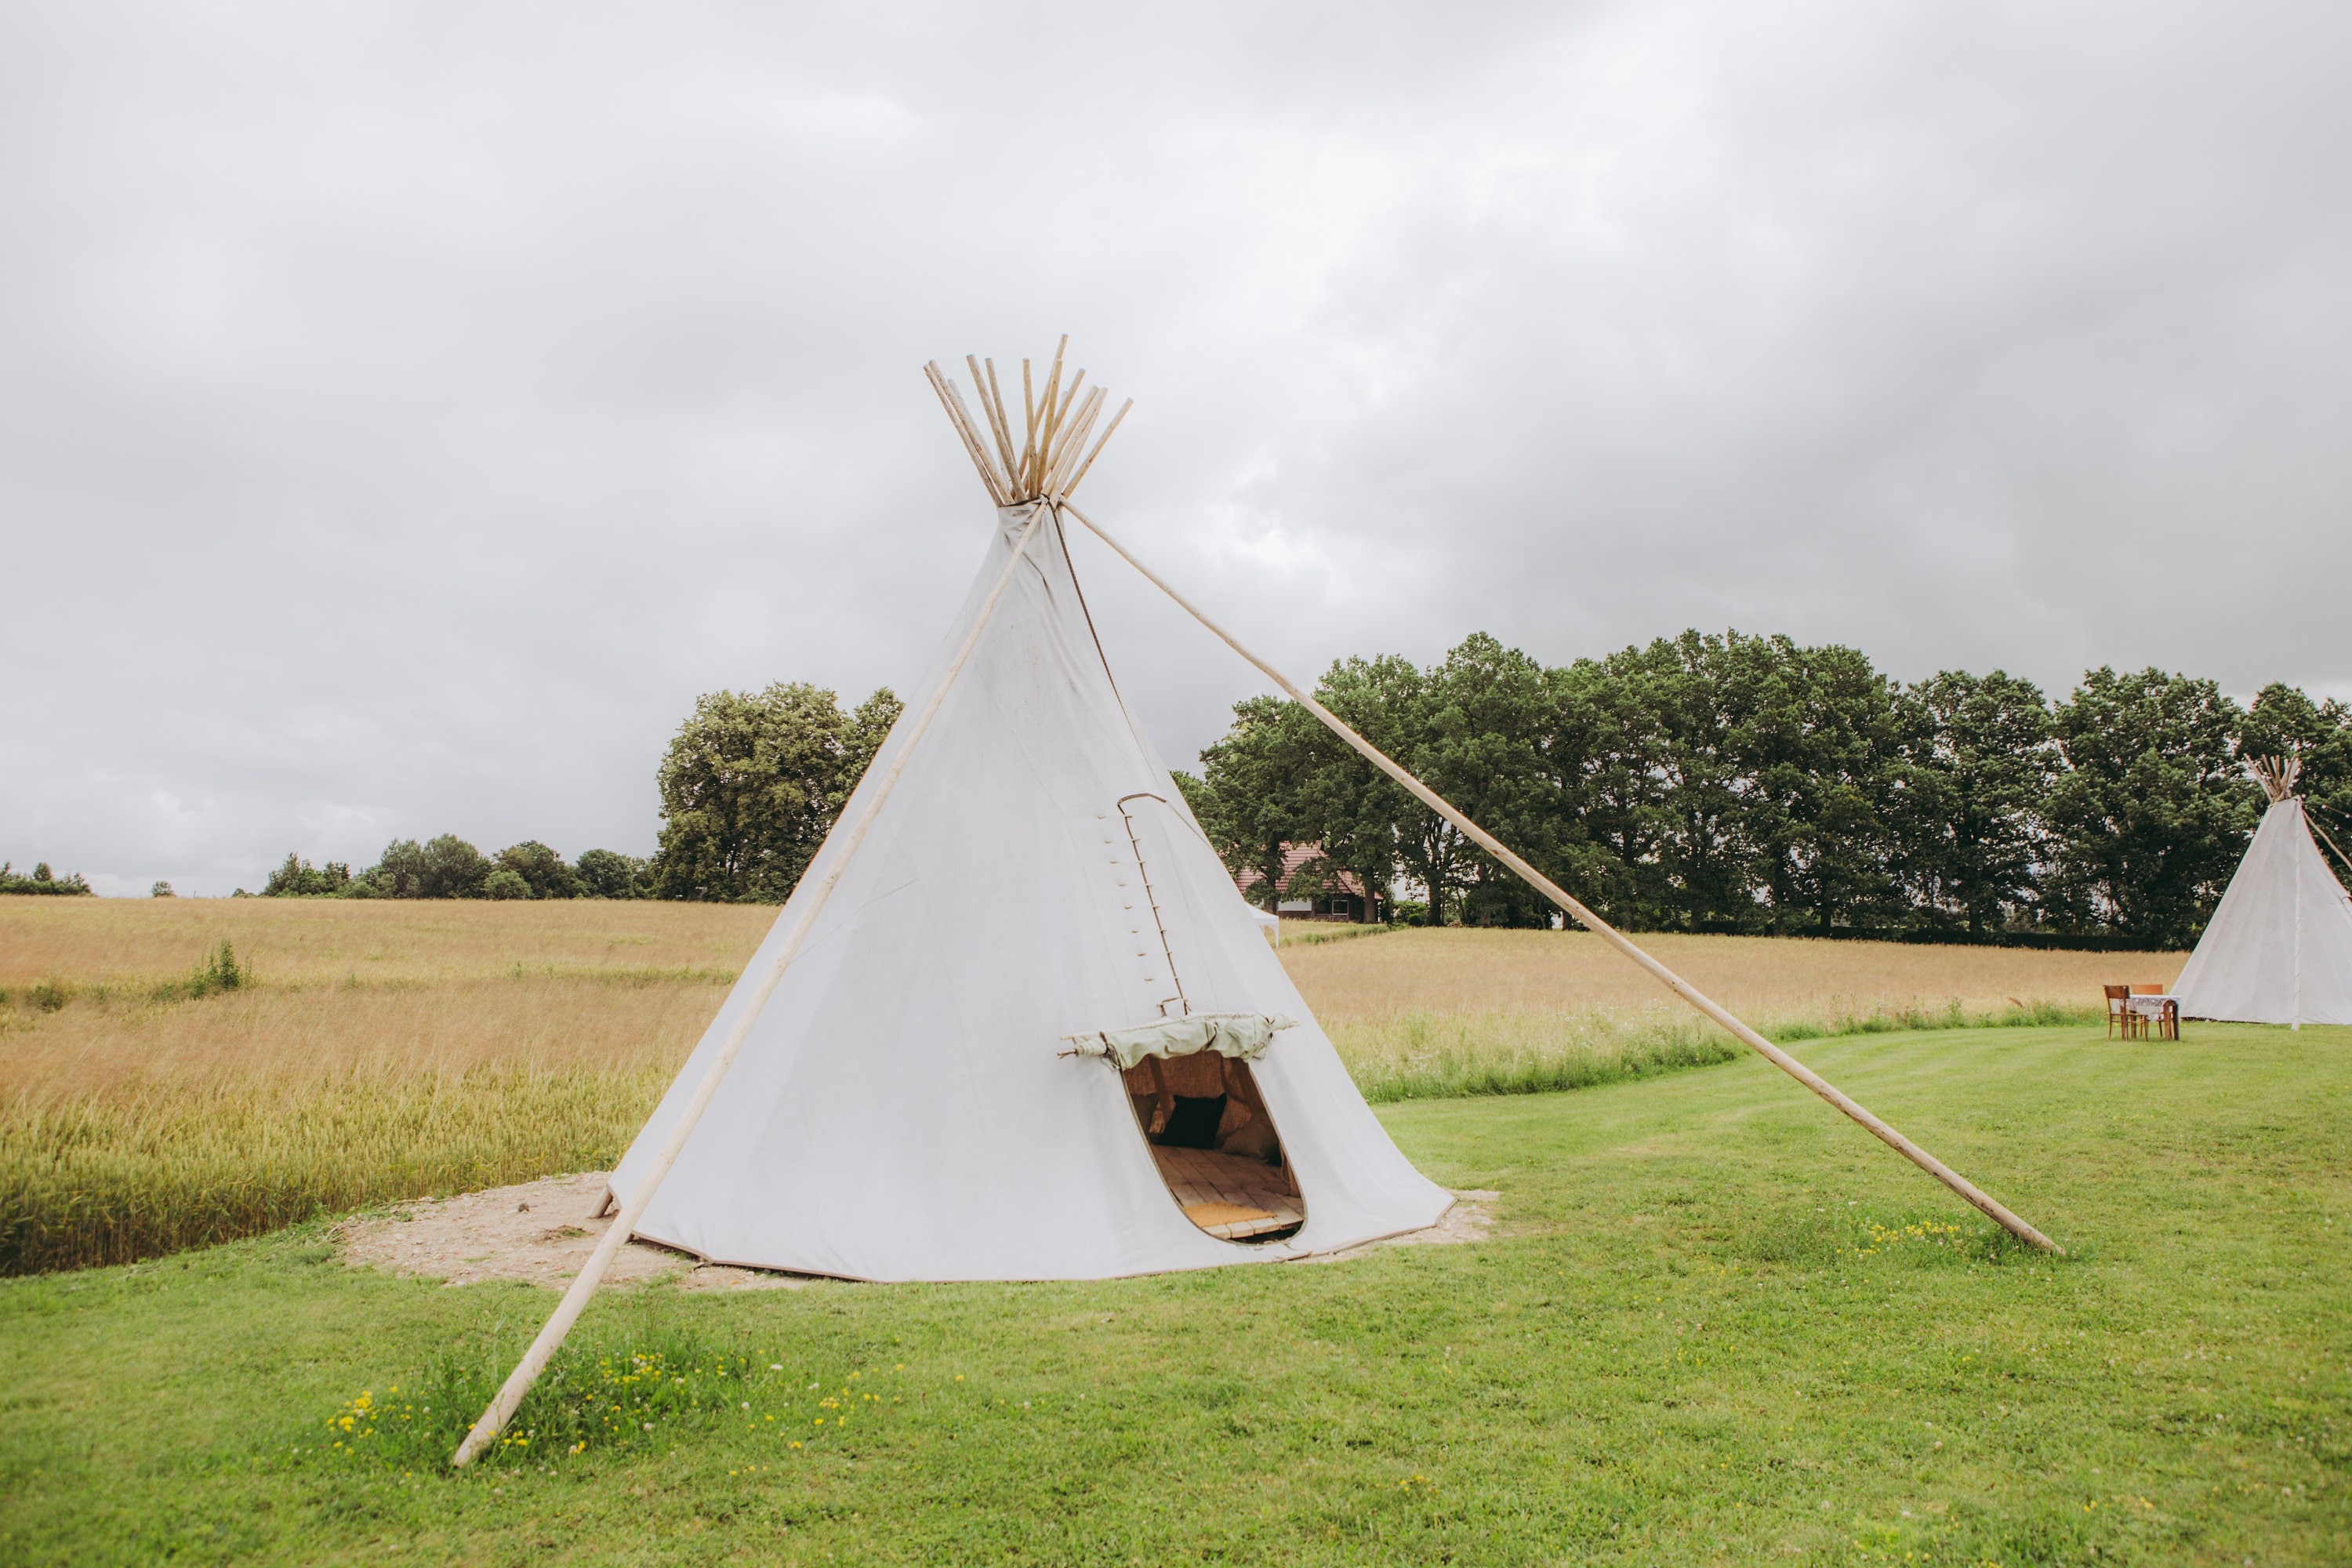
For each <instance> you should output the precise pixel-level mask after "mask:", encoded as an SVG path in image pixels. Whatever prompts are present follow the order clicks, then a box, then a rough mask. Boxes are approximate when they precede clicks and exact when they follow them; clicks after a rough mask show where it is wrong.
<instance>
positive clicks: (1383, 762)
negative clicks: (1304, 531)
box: [1060, 498, 2065, 1252]
mask: <svg viewBox="0 0 2352 1568" xmlns="http://www.w3.org/2000/svg"><path fill="white" fill-rule="evenodd" d="M1060 509H1061V510H1064V511H1066V512H1068V513H1069V514H1070V515H1071V516H1072V517H1075V518H1076V519H1077V520H1078V521H1080V522H1083V523H1085V524H1086V525H1087V528H1088V529H1090V530H1092V531H1093V532H1094V535H1095V537H1096V538H1097V539H1099V540H1101V541H1102V542H1104V543H1105V544H1108V545H1109V546H1110V547H1111V549H1112V550H1113V551H1114V552H1117V553H1118V557H1119V559H1121V560H1123V561H1125V562H1126V563H1128V564H1129V565H1130V566H1132V567H1134V568H1135V569H1136V570H1137V571H1138V572H1140V573H1142V574H1143V575H1144V576H1145V577H1146V578H1147V579H1149V580H1150V583H1151V584H1152V585H1153V586H1154V587H1156V588H1158V589H1159V590H1160V592H1161V593H1163V594H1165V595H1168V596H1169V597H1170V598H1171V599H1173V600H1175V601H1176V603H1177V604H1178V605H1181V606H1182V607H1183V608H1184V610H1185V612H1186V613H1187V614H1189V615H1191V616H1192V618H1193V619H1194V620H1196V621H1198V622H1200V623H1201V624H1202V626H1206V627H1208V628H1209V630H1211V631H1212V632H1214V633H1215V634H1216V635H1217V636H1218V637H1220V638H1221V639H1223V642H1224V644H1225V646H1226V647H1230V648H1232V649H1233V650H1234V652H1235V653H1237V654H1239V655H1241V656H1242V657H1243V658H1245V659H1247V660H1249V662H1250V663H1251V664H1253V665H1255V666H1256V667H1257V668H1258V670H1259V671H1260V673H1262V674H1264V675H1265V678H1266V679H1269V680H1271V681H1273V682H1274V683H1275V684H1276V686H1279V687H1280V688H1282V689H1283V690H1284V691H1285V692H1286V693H1287V694H1288V695H1289V697H1290V699H1291V700H1293V701H1294V702H1297V704H1298V705H1299V706H1300V707H1302V708H1304V709H1306V710H1307V711H1308V712H1309V713H1312V714H1314V715H1315V717H1316V718H1318V719H1319V720H1321V721H1323V723H1324V725H1325V726H1326V727H1327V728H1328V729H1329V730H1330V731H1331V732H1332V733H1333V734H1335V735H1337V736H1339V738H1340V739H1341V740H1343V741H1345V742H1348V744H1349V745H1350V746H1352V747H1354V748H1355V749H1356V751H1357V752H1360V753H1361V754H1362V755H1363V757H1364V759H1365V760H1366V761H1367V762H1369V763H1371V764H1372V765H1373V766H1374V767H1376V768H1378V769H1380V770H1381V772H1382V773H1386V774H1388V775H1389V777H1391V778H1392V779H1394V780H1396V782H1397V783H1399V784H1402V785H1403V786H1404V787H1405V788H1406V789H1408V790H1410V791H1411V792H1412V795H1413V797H1414V798H1415V799H1417V800H1419V801H1420V802H1421V803H1422V804H1423V805H1425V806H1427V807H1429V809H1430V810H1432V811H1433V812H1435V813H1437V815H1438V816H1442V817H1444V818H1445V820H1446V821H1448V822H1450V823H1452V824H1453V825H1454V826H1455V827H1457V828H1460V829H1461V830H1462V831H1463V832H1464V833H1465V834H1466V835H1468V836H1469V837H1470V839H1471V840H1472V842H1474V843H1475V844H1476V845H1478V847H1480V848H1482V849H1484V850H1486V853H1487V854H1489V855H1492V856H1493V857H1494V858H1496V859H1497V860H1500V861H1501V862H1502V863H1503V864H1504V865H1506V866H1507V867H1509V868H1511V869H1512V870H1514V871H1516V872H1517V873H1518V874H1519V875H1520V876H1521V877H1523V878H1525V879H1527V881H1528V885H1529V886H1531V887H1533V888H1534V889H1536V891H1538V892H1539V893H1541V894H1542V895H1543V896H1544V897H1546V898H1548V899H1549V900H1551V901H1552V902H1553V903H1555V904H1558V905H1559V907H1560V908H1561V909H1563V910H1567V911H1568V913H1569V915H1570V917H1571V918H1573V919H1574V920H1575V921H1577V922H1578V923H1579V924H1580V925H1582V926H1583V927H1585V928H1586V929H1587V930H1589V931H1592V932H1594V933H1595V934H1596V935H1598V936H1599V937H1601V940H1603V941H1604V942H1608V943H1609V944H1610V945H1611V946H1612V947H1614V948H1615V949H1617V951H1618V952H1622V953H1623V954H1624V955H1625V956H1626V957H1628V958H1630V959H1632V960H1633V962H1634V963H1638V964H1640V965H1641V966H1642V967H1643V969H1646V970H1648V971H1649V972H1650V973H1651V974H1653V975H1654V976H1655V977H1656V978H1657V980H1658V981H1659V982H1660V983H1661V984H1664V986H1665V987H1666V989H1667V990H1669V991H1672V992H1673V993H1674V994H1675V995H1677V996H1679V997H1681V998H1682V999H1683V1000H1684V1001H1685V1002H1687V1003H1689V1004H1690V1005H1692V1006H1694V1007H1696V1008H1697V1009H1698V1010H1699V1011H1700V1012H1701V1013H1704V1014H1705V1015H1706V1016H1707V1017H1709V1018H1710V1019H1712V1020H1714V1021H1715V1022H1716V1023H1717V1024H1718V1025H1720V1026H1722V1027H1723V1028H1725V1029H1727V1030H1729V1031H1730V1032H1731V1034H1732V1035H1733V1036H1735V1037H1737V1038H1738V1040H1739V1041H1740V1042H1741V1043H1742V1044H1743V1045H1746V1046H1747V1047H1749V1048H1750V1049H1751V1050H1754V1051H1755V1052H1757V1053H1758V1054H1759V1055H1760V1056H1761V1057H1763V1058H1764V1059H1765V1060H1767V1061H1769V1062H1770V1063H1771V1064H1772V1065H1773V1066H1774V1067H1777V1068H1780V1070H1781V1071H1782V1072H1785V1073H1787V1074H1788V1075H1789V1076H1790V1078H1793V1079H1796V1080H1797V1081H1798V1082H1799V1083H1801V1084H1803V1085H1804V1086H1805V1087H1806V1088H1807V1089H1811V1090H1812V1091H1813V1092H1814V1093H1815V1094H1818V1095H1820V1096H1821V1097H1822V1099H1823V1100H1828V1101H1829V1102H1830V1103H1831V1104H1832V1105H1834V1106H1836V1107H1837V1108H1838V1109H1839V1110H1842V1111H1843V1112H1844V1113H1845V1114H1846V1115H1848V1116H1850V1117H1852V1118H1853V1120H1854V1121H1858V1122H1860V1123H1861V1124H1862V1125H1863V1126H1864V1127H1865V1128H1867V1129H1868V1130H1869V1131H1870V1133H1871V1135H1872V1136H1873V1137H1875V1138H1876V1139H1878V1140H1879V1141H1880V1142H1883V1143H1885V1145H1886V1146H1887V1147H1889V1148H1891V1149H1893V1150H1894V1151H1895V1152H1896V1153H1898V1154H1901V1155H1902V1156H1903V1157H1904V1158H1905V1159H1906V1160H1908V1161H1910V1162H1911V1163H1913V1164H1915V1165H1916V1166H1918V1167H1919V1168H1920V1169H1921V1170H1923V1171H1925V1172H1927V1173H1928V1174H1929V1175H1931V1176H1933V1177H1935V1178H1936V1180H1937V1181H1939V1182H1941V1183H1943V1184H1944V1185H1946V1186H1947V1187H1949V1188H1950V1189H1951V1190H1952V1191H1953V1192H1955V1193H1957V1194H1959V1196H1960V1197H1961V1198H1963V1199H1965V1200H1966V1201H1967V1202H1968V1203H1969V1204H1971V1205H1974V1206H1975V1207H1976V1208H1977V1209H1979V1210H1980V1211H1981V1212H1982V1213H1983V1214H1985V1215H1987V1216H1988V1217H1990V1219H1992V1220H1993V1221H1995V1222H1996V1223H1997V1224H1999V1225H2000V1226H2001V1227H2002V1228H2003V1229H2005V1230H2007V1231H2008V1232H2009V1233H2010V1234H2011V1236H2014V1237H2018V1238H2019V1239H2020V1240H2021V1241H2026V1242H2030V1243H2032V1245H2033V1246H2035V1247H2040V1248H2042V1250H2043V1251H2044V1252H2063V1251H2064V1250H2065V1249H2064V1248H2063V1247H2060V1246H2059V1245H2058V1244H2057V1243H2056V1242H2054V1241H2053V1240H2051V1239H2050V1238H2049V1237H2046V1236H2044V1235H2042V1233H2041V1232H2040V1231H2038V1230H2036V1229H2034V1228H2033V1226H2030V1225H2028V1224H2026V1222H2025V1221H2024V1220H2022V1219H2020V1218H2019V1217H2018V1216H2017V1215H2014V1214H2011V1212H2010V1211H2009V1210H2008V1209H2007V1208H2006V1207H2004V1206H2003V1205H2001V1204H2000V1202H1999V1201H1998V1200H1996V1199H1995V1198H1993V1197H1992V1196H1991V1194H1988V1193H1986V1192H1984V1191H1983V1190H1982V1189H1980V1188H1979V1187H1978V1186H1977V1185H1976V1184H1974V1183H1973V1182H1970V1181H1969V1179H1968V1178H1967V1177H1965V1176H1963V1175H1961V1174H1960V1173H1958V1172H1957V1171H1955V1170H1953V1169H1952V1168H1951V1167H1950V1166H1948V1165H1947V1164H1945V1163H1943V1162H1942V1161H1940V1160H1938V1159H1937V1158H1936V1157H1935V1156H1934V1155H1933V1154H1930V1153H1928V1152H1927V1151H1926V1150H1925V1149H1922V1148H1920V1147H1919V1145H1917V1144H1916V1143H1914V1142H1911V1140H1910V1139H1908V1138H1906V1137H1905V1136H1903V1134H1902V1133H1900V1132H1897V1131H1895V1129H1894V1128H1892V1127H1889V1126H1888V1125H1887V1124H1886V1123H1885V1122H1884V1121H1880V1120H1879V1119H1878V1118H1877V1117H1875V1116H1873V1115H1872V1114H1871V1113H1870V1112H1869V1111H1867V1110H1864V1109H1863V1108H1862V1107H1861V1106H1859V1105H1857V1104H1855V1103H1854V1102H1853V1100H1851V1099H1849V1098H1847V1096H1846V1095H1845V1094H1844V1093H1843V1092H1842V1091H1841V1090H1839V1089H1837V1088H1836V1086H1834V1085H1832V1084H1831V1083H1830V1082H1829V1081H1828V1080H1826V1079H1823V1078H1822V1076H1821V1075H1820V1074H1819V1073H1817V1072H1815V1071H1813V1069H1812V1068H1809V1067H1807V1066H1805V1064H1804V1063H1802V1062H1801V1061H1799V1060H1798V1059H1797V1058H1794V1057H1792V1056H1790V1054H1789V1053H1788V1052H1786V1051H1784V1050H1782V1049H1781V1048H1780V1047H1778V1046H1776V1045H1774V1044H1773V1043H1772V1042H1771V1041H1769V1040H1768V1039H1766V1038H1765V1037H1763V1036H1761V1035H1759V1034H1758V1033H1757V1032H1756V1031H1755V1030H1753V1029H1751V1028H1749V1027H1748V1026H1747V1025H1746V1024H1743V1023H1741V1022H1740V1021H1739V1020H1738V1018H1735V1017H1733V1016H1731V1014H1730V1013H1728V1012H1727V1011H1726V1010H1725V1009H1724V1008H1723V1007H1722V1006H1721V1005H1718V1004H1717V1003H1716V1002H1715V1001H1714V1000H1713V999H1712V998H1710V997H1709V996H1707V995H1706V994H1705V993H1703V992H1701V991H1700V990H1699V989H1698V987H1697V986H1696V985H1693V984H1691V983H1690V982H1689V981H1687V980H1685V979H1684V978H1683V977H1682V976H1681V975H1679V974H1676V973H1675V972H1674V971H1673V970H1671V969H1668V968H1667V967H1666V966H1665V965H1664V964H1663V963H1659V962H1658V961H1657V960H1656V959H1654V958H1653V957H1651V956H1650V955H1649V954H1648V953H1647V952H1643V951H1642V949H1641V948H1639V947H1637V946H1635V945H1634V943H1633V942H1632V941H1631V940H1629V939H1628V938H1627V937H1626V936H1625V934H1624V933H1623V932H1622V931H1619V930H1617V928H1616V927H1614V926H1612V925H1611V924H1610V923H1609V922H1608V921H1604V920H1602V919H1601V917H1600V916H1599V915H1596V914H1594V913H1593V912H1592V911H1591V910H1588V909H1586V908H1585V907H1584V906H1583V905H1582V904H1581V903H1580V902H1578V901H1577V900H1575V899H1573V898H1571V897H1570V895H1569V894H1568V892H1567V891H1566V890H1565V889H1562V888H1560V886H1559V884H1558V883H1556V882H1554V881H1553V880H1552V879H1550V878H1549V877H1547V876H1545V875H1544V874H1543V873H1542V872H1540V871H1538V870H1537V869H1536V868H1534V867H1533V866H1530V865H1528V863H1527V862H1526V861H1525V860H1523V859H1521V858H1519V857H1518V856H1517V855H1515V854H1513V853H1512V852H1511V851H1510V850H1509V849H1508V848H1506V847H1504V845H1503V842H1502V841H1501V840H1500V839H1498V838H1496V837H1495V836H1494V835H1493V834H1491V833H1489V832H1487V831H1486V829H1485V828H1483V827H1481V826H1478V825H1477V824H1476V823H1475V822H1473V821H1471V820H1470V819H1469V818H1468V817H1466V816H1463V815H1462V813H1460V812H1459V811H1456V810H1455V809H1454V807H1453V806H1452V805H1449V804H1448V803H1447V802H1446V801H1445V800H1444V798H1443V797H1442V796H1440V795H1438V793H1437V792H1436V791H1435V790H1433V789H1431V788H1430V787H1429V786H1428V785H1427V784H1423V783H1422V782H1421V781H1420V780H1419V779H1417V778H1415V777H1413V776H1412V774H1411V773H1407V772H1405V770H1404V769H1403V768H1402V767H1400V766H1399V765H1398V764H1397V763H1394V762H1392V761H1391V760H1390V758H1389V757H1388V756H1387V754H1386V753H1384V752H1381V749H1380V748H1379V747H1377V746H1375V745H1373V744H1372V743H1371V742H1370V741H1367V740H1365V739H1364V738H1363V737H1362V736H1361V735H1359V734H1358V733H1356V731H1354V730H1352V729H1350V728H1349V727H1348V725H1347V723H1346V722H1345V721H1342V720H1341V719H1340V718H1339V715H1338V714H1336V713H1333V712H1332V711H1331V710H1329V709H1328V708H1326V707H1324V706H1323V705H1322V704H1321V703H1320V702H1318V701H1316V700H1315V699H1314V698H1312V697H1310V696H1308V695H1307V693H1306V692H1304V691H1301V690H1300V689H1298V688H1297V686H1295V685H1293V684H1292V683H1291V681H1290V680H1289V679H1288V678H1287V677H1286V676H1285V675H1284V674H1283V673H1282V671H1280V670H1278V669H1276V668H1274V666H1272V665H1270V664H1268V663H1266V661H1265V660H1264V659H1262V658H1258V656H1257V655H1255V654H1254V653H1252V652H1251V651H1250V650H1249V649H1247V648H1245V647H1243V646H1242V645H1241V644H1240V643H1239V642H1237V641H1235V640H1234V635H1233V634H1232V633H1231V632H1229V631H1227V630H1225V628H1224V627H1223V626H1219V625H1217V623H1216V622H1214V621H1213V620H1211V619H1210V618H1209V617H1208V616H1205V615H1203V614H1202V612H1201V609H1200V607H1199V606H1198V605H1194V604H1193V603H1192V601H1191V600H1190V599H1187V598H1186V597H1184V595H1181V594H1180V593H1178V592H1177V591H1176V590H1175V589H1174V588H1173V587H1171V586H1170V585H1169V584H1168V583H1167V581H1166V580H1165V579H1163V578H1162V577H1161V576H1160V574H1158V573H1156V572H1154V571H1152V570H1151V568H1150V567H1149V566H1146V565H1145V564H1144V563H1142V562H1140V561H1138V560H1137V559H1136V558H1135V557H1134V556H1133V555H1132V554H1130V553H1129V551H1128V549H1127V547H1126V546H1125V545H1123V544H1121V543H1120V542H1118V540H1116V539H1113V538H1112V537H1111V536H1110V535H1109V534H1108V533H1107V532H1105V531H1104V530H1103V526H1102V525H1101V524H1100V523H1098V522H1097V521H1095V520H1094V519H1092V518H1090V517H1088V516H1087V514H1086V513H1085V512H1082V511H1080V510H1078V509H1077V508H1076V507H1075V506H1072V505H1071V504H1070V503H1069V501H1068V500H1067V499H1066V498H1064V499H1062V500H1061V501H1060Z"/></svg>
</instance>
